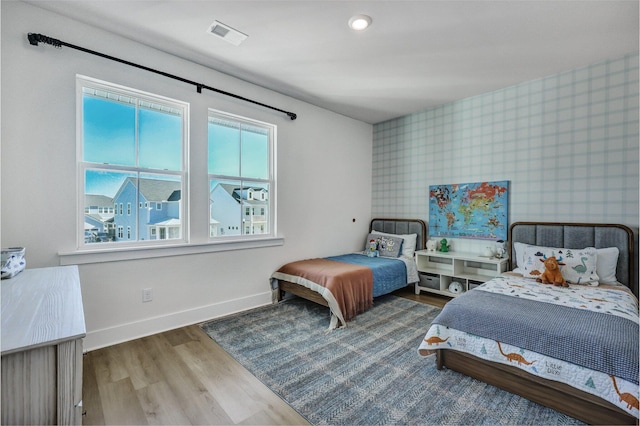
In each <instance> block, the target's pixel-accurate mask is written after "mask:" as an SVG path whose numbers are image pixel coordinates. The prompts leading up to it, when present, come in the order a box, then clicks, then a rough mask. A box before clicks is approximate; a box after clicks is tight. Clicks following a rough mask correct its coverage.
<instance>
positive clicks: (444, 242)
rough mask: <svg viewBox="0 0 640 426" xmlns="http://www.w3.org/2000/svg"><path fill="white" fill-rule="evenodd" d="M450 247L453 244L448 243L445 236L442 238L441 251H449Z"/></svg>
mask: <svg viewBox="0 0 640 426" xmlns="http://www.w3.org/2000/svg"><path fill="white" fill-rule="evenodd" d="M450 248H451V246H450V245H449V244H448V243H447V239H446V238H443V239H442V240H440V251H441V252H442V253H446V252H448V251H449V249H450Z"/></svg>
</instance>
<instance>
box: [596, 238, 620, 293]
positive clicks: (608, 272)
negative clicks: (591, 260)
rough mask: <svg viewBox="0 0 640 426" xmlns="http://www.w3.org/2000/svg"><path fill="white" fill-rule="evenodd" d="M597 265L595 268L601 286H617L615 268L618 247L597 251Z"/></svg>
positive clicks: (618, 251) (618, 252)
mask: <svg viewBox="0 0 640 426" xmlns="http://www.w3.org/2000/svg"><path fill="white" fill-rule="evenodd" d="M596 252H597V253H598V265H597V267H596V269H597V272H598V276H599V277H600V282H601V283H602V284H618V279H617V278H616V267H617V266H618V255H619V254H620V250H618V247H607V248H601V249H597V250H596Z"/></svg>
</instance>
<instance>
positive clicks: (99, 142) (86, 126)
mask: <svg viewBox="0 0 640 426" xmlns="http://www.w3.org/2000/svg"><path fill="white" fill-rule="evenodd" d="M105 96H111V94H105ZM112 97H115V98H116V99H114V100H109V99H102V98H96V97H94V96H90V95H87V94H83V97H82V100H83V102H82V107H83V120H84V121H83V123H82V124H83V125H82V129H83V133H82V142H83V145H82V153H83V159H84V161H87V162H92V163H100V164H118V165H122V166H134V165H135V162H136V135H135V123H136V109H135V106H133V105H131V104H130V103H125V102H120V101H118V100H117V95H113V96H112Z"/></svg>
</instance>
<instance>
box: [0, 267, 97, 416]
mask: <svg viewBox="0 0 640 426" xmlns="http://www.w3.org/2000/svg"><path fill="white" fill-rule="evenodd" d="M1 283H2V343H1V346H2V358H1V364H2V366H1V369H2V389H1V390H2V396H1V399H2V414H1V421H2V424H82V338H83V337H84V336H85V335H86V328H85V322H84V311H83V307H82V294H81V289H80V279H79V276H78V268H77V266H63V267H54V268H41V269H26V270H25V271H24V272H21V273H20V274H19V275H17V276H15V277H13V278H10V279H5V280H2V282H1Z"/></svg>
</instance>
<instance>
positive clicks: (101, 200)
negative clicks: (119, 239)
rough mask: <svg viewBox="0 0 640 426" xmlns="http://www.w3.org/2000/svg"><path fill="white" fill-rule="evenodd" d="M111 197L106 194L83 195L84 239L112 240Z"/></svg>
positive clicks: (113, 229) (92, 241) (93, 241)
mask: <svg viewBox="0 0 640 426" xmlns="http://www.w3.org/2000/svg"><path fill="white" fill-rule="evenodd" d="M113 215H114V211H113V198H111V197H107V196H106V195H98V194H86V195H85V196H84V241H85V242H86V243H95V242H102V241H112V240H113V238H114V236H115V227H114V224H113Z"/></svg>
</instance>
